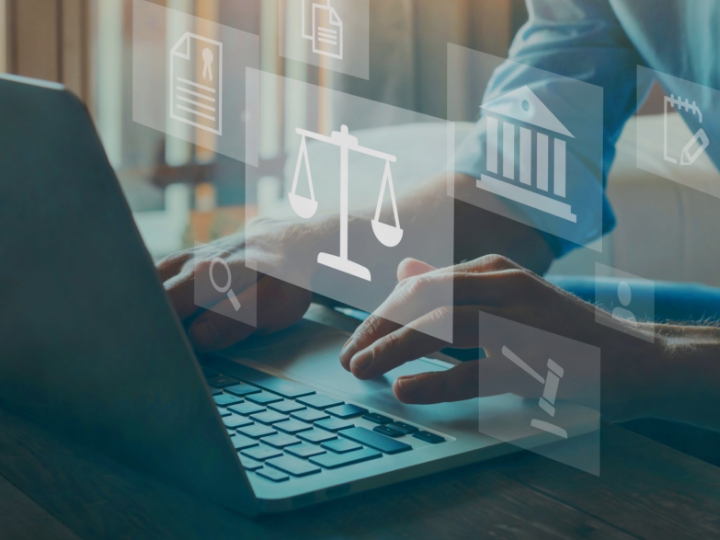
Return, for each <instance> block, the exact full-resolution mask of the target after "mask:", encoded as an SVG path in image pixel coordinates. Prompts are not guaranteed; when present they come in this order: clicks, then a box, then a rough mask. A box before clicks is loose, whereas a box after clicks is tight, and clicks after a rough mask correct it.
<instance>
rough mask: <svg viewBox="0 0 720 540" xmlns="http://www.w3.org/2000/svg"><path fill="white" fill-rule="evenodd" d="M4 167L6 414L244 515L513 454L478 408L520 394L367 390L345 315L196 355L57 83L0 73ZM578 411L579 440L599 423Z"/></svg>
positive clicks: (81, 119) (0, 386)
mask: <svg viewBox="0 0 720 540" xmlns="http://www.w3.org/2000/svg"><path fill="white" fill-rule="evenodd" d="M0 170H1V171H2V177H1V178H0V215H2V216H3V225H4V226H3V227H1V228H0V253H1V254H2V255H1V259H0V261H1V262H0V297H1V298H2V299H3V301H2V306H3V307H2V310H0V338H1V339H0V403H1V404H2V405H3V406H6V407H9V408H12V409H14V410H16V411H19V412H21V413H22V414H24V415H26V416H28V417H30V418H33V419H35V420H37V421H39V422H41V423H43V424H44V425H46V426H48V427H49V428H51V429H53V430H55V431H57V432H59V433H61V434H62V435H63V436H64V437H66V438H68V439H71V440H73V441H77V442H79V443H81V444H84V445H89V446H91V447H92V448H94V449H96V450H98V451H100V452H103V453H106V454H109V455H112V456H114V457H115V458H116V459H118V460H121V461H122V462H124V463H126V464H129V465H130V466H132V467H135V468H137V469H139V470H142V471H145V472H147V473H150V474H152V475H154V476H156V477H158V478H161V479H163V480H165V481H168V482H172V483H174V484H175V485H178V486H181V487H182V488H184V489H186V490H188V491H191V492H193V493H195V494H196V495H198V496H201V497H204V498H206V499H209V500H211V501H213V502H215V503H217V504H219V505H222V506H224V507H227V508H230V509H232V510H234V511H236V512H239V513H241V514H244V515H247V516H255V515H257V514H259V513H273V512H282V511H286V510H291V509H295V508H300V507H304V506H308V505H311V504H315V503H319V502H322V501H326V500H329V499H335V498H338V497H343V496H347V495H350V494H354V493H358V492H361V491H364V490H368V489H373V488H378V487H380V486H383V485H387V484H391V483H394V482H400V481H403V480H407V479H410V478H414V477H418V476H422V475H427V474H431V473H435V472H438V471H442V470H445V469H448V468H451V467H457V466H461V465H464V464H468V463H472V462H475V461H479V460H484V459H489V458H492V457H495V456H499V455H502V454H504V453H507V452H510V451H512V450H513V448H514V447H513V446H512V445H509V444H505V443H501V442H500V441H498V440H496V439H493V438H491V437H488V436H486V435H484V434H482V433H481V432H480V430H479V429H478V408H479V407H481V406H482V407H486V408H487V410H490V411H493V415H496V416H497V418H500V419H502V418H507V419H511V418H514V417H522V411H523V407H524V406H523V405H522V400H520V399H519V398H515V397H513V396H499V397H497V398H491V399H485V400H483V401H482V402H481V401H480V400H477V399H475V400H468V401H465V402H461V403H453V404H440V405H435V406H407V405H403V404H401V403H399V402H398V401H397V400H396V399H395V398H394V396H393V395H392V391H391V385H392V382H393V380H394V379H395V378H396V377H398V376H401V375H407V374H411V373H419V372H423V371H429V370H445V369H449V368H450V367H452V364H450V363H448V362H445V361H440V360H437V359H421V360H419V361H416V362H412V363H410V364H407V365H405V366H403V367H401V368H398V369H396V370H394V371H393V372H391V373H389V374H387V375H386V376H385V377H383V378H381V379H377V380H373V381H359V380H356V379H355V378H354V377H353V376H352V375H350V374H349V373H347V372H345V371H344V370H343V369H342V368H341V367H340V364H339V361H338V353H339V351H340V349H341V347H342V345H343V343H344V342H345V341H346V340H347V336H348V335H349V331H348V330H349V328H348V327H347V326H344V325H346V324H347V320H340V322H339V323H338V324H334V325H329V324H326V323H327V322H328V321H330V322H332V321H331V319H332V317H336V318H337V317H341V316H340V315H338V314H337V313H336V312H334V314H331V316H328V314H327V313H325V315H323V316H319V315H318V313H319V310H318V309H315V310H313V312H312V313H310V314H309V315H308V316H306V318H305V319H304V320H303V321H301V322H300V323H299V324H297V325H296V326H294V327H292V328H290V329H288V330H286V331H284V332H281V333H280V334H276V335H273V336H267V337H261V338H257V339H251V340H250V341H249V342H248V343H245V344H241V345H239V346H238V347H235V348H233V349H231V350H229V351H227V352H226V353H224V354H222V355H219V356H212V357H208V358H200V359H198V357H197V356H196V355H195V353H194V352H193V350H192V348H191V346H190V344H189V342H188V340H187V338H186V335H185V331H184V328H183V325H182V323H181V322H180V321H179V320H178V318H177V316H176V314H175V312H174V310H173V307H172V305H171V304H170V302H169V300H168V298H167V296H166V294H165V292H164V289H163V286H162V283H161V281H160V279H159V276H158V274H157V272H156V270H155V266H154V264H153V261H152V258H151V257H150V255H149V254H148V252H147V250H146V248H145V246H144V244H143V242H142V239H141V237H140V234H139V233H138V230H137V228H136V226H135V224H134V221H133V217H132V214H131V211H130V208H129V207H128V205H127V203H126V201H125V198H124V196H123V193H122V191H121V187H120V185H119V183H118V181H117V178H116V176H115V173H114V171H113V169H112V167H111V166H110V163H109V162H108V160H107V157H106V155H105V152H104V150H103V147H102V144H101V142H100V140H99V138H98V135H97V133H96V131H95V127H94V125H93V122H92V120H91V118H90V116H89V114H88V112H87V110H86V108H85V107H84V105H83V104H82V103H81V102H80V101H79V100H78V99H77V98H75V97H74V96H73V95H72V94H71V93H69V92H67V91H66V90H64V89H63V87H62V86H60V85H56V84H53V83H47V82H41V81H35V80H29V79H23V78H19V77H14V76H0ZM323 317H324V318H323ZM503 415H505V416H503ZM566 418H570V419H574V420H572V421H567V422H566V425H567V426H568V430H569V432H570V435H571V436H574V435H575V434H579V433H583V432H584V431H586V430H587V429H588V427H587V426H590V425H595V423H594V422H595V421H596V420H597V415H596V414H595V413H593V414H590V413H588V411H587V410H586V409H583V408H577V410H576V412H574V413H573V412H572V411H571V412H570V414H569V416H567V417H566ZM508 421H511V420H508ZM541 443H542V441H541V440H539V443H538V444H541Z"/></svg>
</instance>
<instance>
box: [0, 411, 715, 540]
mask: <svg viewBox="0 0 720 540" xmlns="http://www.w3.org/2000/svg"><path fill="white" fill-rule="evenodd" d="M601 440H602V452H601V456H602V464H601V466H602V473H601V476H600V478H597V477H593V476H590V475H588V474H585V473H582V472H579V471H576V470H574V469H571V468H569V467H566V466H564V465H560V464H558V463H555V462H552V461H550V460H547V459H545V458H542V457H539V456H536V455H534V454H531V453H528V452H521V453H518V454H514V455H511V456H506V457H504V458H500V459H497V460H494V461H489V462H484V463H478V464H475V465H471V466H467V467H463V468H460V469H455V470H453V471H449V472H445V473H441V474H437V475H434V476H429V477H425V478H420V479H416V480H413V481H410V482H406V483H403V484H397V485H394V486H390V487H386V488H383V489H379V490H376V491H371V492H367V493H364V494H360V495H357V496H353V497H349V498H346V499H340V500H337V501H333V502H330V503H328V504H324V505H320V506H316V507H312V508H309V509H304V510H301V511H298V512H294V513H289V514H284V515H280V516H271V517H264V518H261V519H259V520H257V521H251V520H247V519H245V518H243V517H241V516H238V515H236V514H233V513H231V512H229V511H226V510H224V509H222V508H218V507H216V506H213V505H211V504H209V503H207V502H205V501H202V500H198V499H196V498H194V497H193V496H191V495H188V494H187V493H184V492H181V491H179V490H176V489H174V488H172V487H170V486H167V485H164V484H162V483H160V482H158V481H156V480H154V479H151V478H147V477H145V476H142V475H140V474H138V473H136V472H134V471H132V470H129V469H127V468H125V467H124V466H122V465H120V464H118V463H115V462H113V461H111V460H108V459H106V458H104V457H103V456H98V455H94V454H92V453H91V452H88V451H87V450H85V449H80V448H75V447H72V446H69V445H67V444H65V443H64V442H63V441H61V440H59V439H58V438H57V437H55V436H53V435H51V434H49V433H47V432H45V431H44V430H42V429H40V428H38V427H37V426H34V425H33V424H31V423H29V422H26V421H24V420H23V419H21V418H19V417H17V416H15V415H13V414H10V413H8V412H7V411H4V410H0V475H1V476H0V537H2V538H3V539H4V540H9V539H15V538H32V539H37V540H43V539H45V538H48V539H50V538H52V539H61V540H65V539H72V540H77V539H87V540H95V539H97V538H132V539H137V538H168V539H179V538H201V539H209V538H247V539H253V540H263V539H266V538H279V539H290V540H293V539H313V540H316V539H331V538H332V539H338V538H353V539H356V538H357V539H360V538H362V539H373V540H375V539H384V538H387V539H390V538H408V539H413V540H423V539H433V540H436V539H443V540H445V539H455V538H458V539H466V538H484V537H493V538H546V537H553V538H603V539H606V538H648V539H653V540H655V539H658V538H672V539H679V538H720V469H718V468H716V467H713V466H712V465H709V464H706V463H705V462H703V461H700V460H697V459H695V458H692V457H688V456H686V455H684V454H681V453H679V452H676V451H674V450H671V449H669V448H667V447H665V446H663V445H660V444H658V443H655V442H653V441H651V440H649V439H645V438H643V437H641V436H639V435H635V434H633V433H631V432H629V431H627V430H624V429H622V428H620V427H616V426H611V425H603V427H602V436H601ZM3 477H4V478H3ZM11 484H13V485H14V486H13V485H11Z"/></svg>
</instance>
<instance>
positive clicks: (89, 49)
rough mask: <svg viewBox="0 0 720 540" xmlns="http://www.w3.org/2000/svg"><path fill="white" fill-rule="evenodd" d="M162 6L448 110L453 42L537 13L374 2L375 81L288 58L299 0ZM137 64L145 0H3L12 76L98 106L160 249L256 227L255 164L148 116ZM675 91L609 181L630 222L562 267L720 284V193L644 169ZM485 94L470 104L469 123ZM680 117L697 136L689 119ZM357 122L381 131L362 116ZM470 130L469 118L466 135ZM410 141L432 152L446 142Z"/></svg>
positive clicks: (305, 73)
mask: <svg viewBox="0 0 720 540" xmlns="http://www.w3.org/2000/svg"><path fill="white" fill-rule="evenodd" d="M152 1H153V2H154V3H156V4H159V5H163V6H166V7H170V8H173V9H177V10H180V11H184V12H186V13H189V14H194V15H196V16H198V17H201V18H205V19H210V20H215V21H218V22H220V23H222V24H224V25H227V26H230V27H234V28H237V29H239V30H243V31H246V32H251V33H254V34H258V35H260V42H261V58H260V66H261V69H262V70H264V71H268V72H272V73H276V74H279V75H285V76H287V77H291V78H295V79H299V80H303V81H308V82H310V83H313V84H320V85H322V86H329V87H333V88H335V89H338V90H342V91H344V92H348V93H351V94H354V95H357V96H361V97H366V98H370V99H373V100H376V101H379V102H384V103H387V104H390V105H394V106H398V107H402V108H405V109H409V110H413V111H416V112H421V113H425V114H429V115H432V116H435V117H439V118H445V117H446V110H447V103H446V95H447V80H446V71H447V65H446V62H447V60H446V58H447V43H448V42H449V43H454V44H457V45H462V46H465V47H469V48H472V49H476V50H479V51H482V52H485V53H489V54H494V55H496V56H500V57H505V56H506V55H507V51H508V48H509V46H510V43H511V41H512V37H513V36H514V34H515V33H516V31H517V30H518V28H520V27H521V26H522V24H523V23H524V22H525V21H526V20H527V11H526V9H525V4H524V1H523V0H442V1H439V0H370V29H371V30H370V32H371V33H370V72H371V77H370V80H369V81H366V80H362V79H357V78H354V77H350V76H345V75H339V74H337V73H333V72H330V71H328V70H325V69H322V68H318V67H314V66H310V65H307V64H305V63H301V62H297V61H292V60H287V59H285V58H282V57H281V56H280V55H279V54H278V43H279V40H280V37H281V36H280V33H281V32H282V31H283V30H282V28H283V26H284V18H285V17H286V14H287V5H286V0H152ZM131 64H132V0H0V71H7V72H10V73H16V74H20V75H25V76H29V77H36V78H41V79H47V80H53V81H59V82H62V83H63V84H65V85H66V86H67V87H68V88H69V89H70V90H72V91H73V92H75V93H76V94H77V95H78V96H79V97H80V98H81V99H82V100H83V101H84V102H85V103H86V104H87V106H88V108H89V109H90V111H91V113H92V115H93V117H94V118H95V121H96V123H97V127H98V131H99V132H100V135H101V137H102V140H103V142H104V144H105V148H106V151H107V154H108V156H109V158H110V161H111V163H112V164H113V166H114V167H115V169H116V170H117V172H118V175H119V177H120V179H121V182H122V185H123V189H124V190H125V193H126V196H127V198H128V200H129V202H130V205H131V207H132V209H133V212H134V213H135V217H136V221H137V223H138V226H139V228H140V230H141V232H142V234H143V237H144V238H145V241H146V243H147V245H148V247H149V249H150V251H151V253H152V254H153V256H154V257H156V258H160V257H163V256H164V255H167V254H169V253H171V252H173V251H175V250H178V249H181V248H183V247H187V246H191V245H193V243H194V241H200V242H207V241H210V240H213V239H215V238H218V237H220V236H223V235H225V234H228V233H230V232H234V231H237V230H238V229H240V228H242V226H243V224H244V222H245V218H246V217H247V216H248V215H253V212H255V211H256V209H254V208H253V207H252V205H250V204H246V201H245V185H244V175H245V165H244V164H243V163H240V162H237V161H234V160H232V159H229V158H225V157H222V156H218V155H216V154H215V153H213V152H212V151H209V150H206V149H203V148H200V147H197V146H195V145H193V144H191V143H188V142H185V141H181V140H179V139H175V138H173V137H167V136H166V135H164V134H163V133H161V132H158V131H155V130H152V129H149V128H146V127H144V126H141V125H138V124H136V123H134V122H133V121H132V103H131V98H132V79H131V76H132V65H131ZM606 90H607V89H606ZM662 96H663V93H662V90H661V89H660V88H659V87H656V90H655V91H654V92H653V93H652V94H651V97H650V98H649V99H648V102H646V103H645V104H644V105H643V108H642V110H641V113H640V115H639V116H638V117H636V118H635V119H633V120H632V121H631V122H630V123H629V125H628V127H627V128H626V130H625V133H624V134H623V137H622V139H621V141H620V144H619V148H618V159H617V161H616V163H615V165H614V166H613V169H612V171H611V174H610V181H609V186H608V193H609V196H610V198H611V201H612V203H613V206H614V208H615V211H616V213H617V216H618V222H619V226H618V228H617V229H616V230H615V231H614V232H613V233H612V234H611V235H609V236H608V237H606V238H605V239H604V240H603V241H602V242H601V243H600V244H601V245H602V248H603V249H602V253H597V252H596V251H593V250H589V249H582V250H577V251H576V252H574V253H573V254H571V255H570V256H568V257H566V258H564V259H562V260H561V261H558V262H557V263H556V264H555V265H554V267H553V268H552V270H551V272H552V273H555V274H565V275H594V274H595V263H596V262H601V263H604V264H607V265H609V266H612V267H615V268H620V269H622V270H624V271H627V272H631V273H633V274H636V275H640V276H643V277H646V278H649V279H656V280H674V281H686V282H687V281H692V282H700V283H705V284H708V285H720V273H718V272H716V271H715V268H714V265H715V261H717V260H720V245H718V244H717V242H715V241H714V238H712V235H713V227H712V223H713V221H712V219H713V218H714V216H716V215H717V213H718V210H720V208H718V200H717V199H715V198H713V197H708V196H707V195H704V194H702V193H699V192H697V191H694V190H692V189H690V188H687V187H683V186H680V185H678V184H675V183H673V182H670V181H667V180H663V179H661V178H659V177H657V176H654V175H652V174H649V173H645V172H642V171H640V170H639V169H637V167H636V152H642V151H643V145H652V144H655V143H656V141H636V140H635V132H636V130H635V127H634V124H635V122H657V119H658V118H659V116H658V114H657V113H659V112H661V108H659V107H658V104H661V103H662ZM263 99H264V100H272V103H271V105H272V106H268V107H261V108H262V111H261V121H262V122H263V125H264V126H265V127H266V128H267V127H268V126H269V129H265V130H264V133H266V135H264V136H263V139H262V141H261V143H260V155H261V161H260V171H259V172H260V174H259V176H260V177H263V178H265V179H267V178H270V179H273V178H275V179H276V180H277V182H278V188H279V187H280V186H281V185H282V182H283V181H284V180H283V176H284V175H283V170H284V168H285V165H286V162H287V160H288V159H291V160H293V159H294V158H295V156H294V151H295V148H293V146H292V145H293V144H296V143H293V142H292V141H293V140H296V139H297V137H295V136H294V134H293V133H292V130H291V129H289V127H288V126H287V125H286V124H287V122H286V121H285V120H286V119H285V118H284V110H285V109H286V108H287V107H285V104H287V103H288V100H291V99H293V97H292V96H281V95H280V96H279V95H275V96H263ZM479 100H480V96H470V97H469V98H468V103H467V104H463V105H467V110H468V120H473V118H474V116H475V115H476V111H477V102H479ZM676 116H677V115H676ZM673 122H674V123H675V124H676V125H675V128H676V131H677V132H678V137H680V138H683V137H686V133H685V131H684V130H685V128H684V124H682V122H681V121H680V120H679V118H676V119H675V120H674V121H673ZM356 127H358V128H366V127H370V126H363V125H362V119H358V124H357V126H356ZM468 127H469V124H468V125H458V137H462V135H463V134H464V133H467V131H468ZM418 136H419V135H418ZM409 144H415V145H416V146H417V148H418V152H419V153H420V152H422V149H423V147H424V145H432V144H433V141H432V140H421V139H418V140H416V141H409ZM703 166H704V167H706V168H708V171H709V170H710V169H711V168H712V165H711V164H709V162H708V163H707V164H705V165H703ZM698 174H702V170H700V172H699V173H698ZM281 191H282V190H280V189H278V192H279V193H280V192H281Z"/></svg>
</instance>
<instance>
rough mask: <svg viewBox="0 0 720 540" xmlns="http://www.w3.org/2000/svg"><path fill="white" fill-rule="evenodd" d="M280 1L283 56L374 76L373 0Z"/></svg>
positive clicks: (364, 77) (362, 76) (315, 64)
mask: <svg viewBox="0 0 720 540" xmlns="http://www.w3.org/2000/svg"><path fill="white" fill-rule="evenodd" d="M271 1H274V2H276V1H277V0H271ZM280 5H284V10H281V11H280V17H279V18H278V23H279V29H278V31H279V33H280V54H281V55H282V56H284V57H285V58H289V59H291V60H297V61H299V62H306V63H308V64H311V65H313V66H319V67H324V68H327V69H331V70H333V71H337V72H339V73H345V74H347V75H352V76H354V77H360V78H362V79H369V78H370V2H369V0H285V2H281V3H280Z"/></svg>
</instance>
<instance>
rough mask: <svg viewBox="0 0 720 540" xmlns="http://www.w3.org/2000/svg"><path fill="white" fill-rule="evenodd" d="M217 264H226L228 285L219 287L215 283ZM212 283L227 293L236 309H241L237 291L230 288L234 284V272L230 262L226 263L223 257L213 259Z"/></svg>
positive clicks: (211, 267) (216, 288)
mask: <svg viewBox="0 0 720 540" xmlns="http://www.w3.org/2000/svg"><path fill="white" fill-rule="evenodd" d="M216 264H219V265H221V266H224V267H225V270H226V271H227V275H228V279H227V285H225V286H224V287H219V286H218V284H217V283H215V276H214V275H213V270H214V269H215V265H216ZM210 283H212V286H213V287H214V288H215V290H216V291H217V292H219V293H220V294H227V297H228V298H229V299H230V303H231V304H232V305H233V307H234V308H235V311H240V307H241V306H240V302H238V299H237V297H236V296H235V293H234V292H233V291H232V290H231V289H230V287H231V286H232V273H230V267H229V266H228V263H226V262H225V261H224V260H223V259H213V261H212V262H211V263H210Z"/></svg>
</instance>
